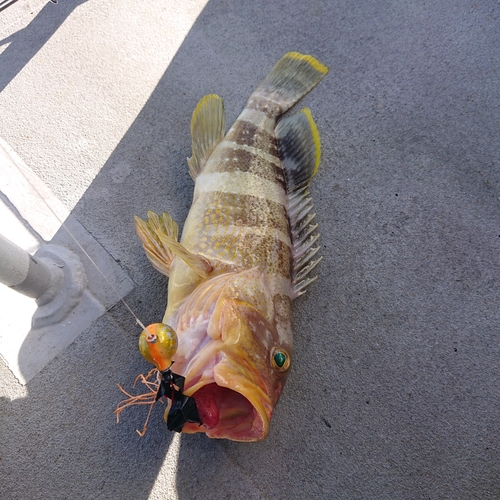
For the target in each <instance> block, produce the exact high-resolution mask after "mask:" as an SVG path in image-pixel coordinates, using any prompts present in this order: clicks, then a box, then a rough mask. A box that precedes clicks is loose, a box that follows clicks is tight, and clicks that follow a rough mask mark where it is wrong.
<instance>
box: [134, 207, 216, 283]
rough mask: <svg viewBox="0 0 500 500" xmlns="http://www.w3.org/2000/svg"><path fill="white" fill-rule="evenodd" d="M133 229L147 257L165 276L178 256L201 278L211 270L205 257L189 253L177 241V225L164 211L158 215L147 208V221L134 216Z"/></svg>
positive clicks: (168, 273)
mask: <svg viewBox="0 0 500 500" xmlns="http://www.w3.org/2000/svg"><path fill="white" fill-rule="evenodd" d="M135 231H136V233H137V235H138V236H139V238H140V239H141V241H142V245H143V247H144V250H145V252H146V256H147V258H148V259H149V261H150V262H151V264H153V267H154V268H155V269H156V270H157V271H159V272H160V273H162V274H164V275H165V276H169V275H170V267H171V265H172V261H173V260H174V258H175V257H180V258H181V259H182V260H183V261H184V262H185V263H186V264H187V265H188V266H189V267H191V268H192V269H193V270H194V271H196V272H197V273H198V274H199V275H200V276H201V277H202V278H207V277H208V275H209V274H210V273H211V272H212V269H213V266H212V264H210V262H208V260H207V259H205V258H204V257H201V256H200V255H196V254H194V253H191V252H190V251H189V250H187V249H186V248H184V246H183V245H181V244H180V243H179V242H178V241H177V236H178V233H179V227H178V226H177V223H176V222H175V221H174V220H173V219H172V217H170V215H169V214H167V213H166V212H164V213H163V214H162V216H161V217H160V216H159V215H157V214H155V213H154V212H152V211H151V210H149V211H148V221H147V222H145V221H143V220H142V219H141V218H139V217H137V216H135Z"/></svg>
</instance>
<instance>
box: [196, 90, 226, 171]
mask: <svg viewBox="0 0 500 500" xmlns="http://www.w3.org/2000/svg"><path fill="white" fill-rule="evenodd" d="M225 129H226V118H225V114H224V103H223V102H222V99H221V98H220V97H219V96H218V95H216V94H209V95H206V96H205V97H203V98H202V99H201V100H200V102H199V103H198V104H197V106H196V108H195V109H194V111H193V117H192V118H191V137H192V151H193V155H192V156H191V158H188V160H187V161H188V165H189V173H190V174H191V177H192V178H193V179H196V177H197V176H198V175H199V174H200V172H201V171H202V170H203V167H204V166H205V163H206V162H207V160H208V158H209V156H210V155H211V154H212V151H213V150H214V149H215V146H217V144H219V142H221V141H222V139H223V138H224V132H225Z"/></svg>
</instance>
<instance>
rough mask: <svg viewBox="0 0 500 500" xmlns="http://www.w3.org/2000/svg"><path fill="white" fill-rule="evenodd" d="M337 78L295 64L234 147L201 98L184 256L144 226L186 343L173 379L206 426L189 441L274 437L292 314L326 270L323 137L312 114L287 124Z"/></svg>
mask: <svg viewBox="0 0 500 500" xmlns="http://www.w3.org/2000/svg"><path fill="white" fill-rule="evenodd" d="M327 72H328V68H327V67H326V66H324V65H322V64H321V63H319V62H318V61H317V60H316V59H314V58H313V57H311V56H305V55H302V54H298V53H295V52H290V53H288V54H286V55H285V56H283V57H282V58H281V59H280V60H279V61H278V63H277V64H276V65H275V67H274V68H273V69H272V70H271V72H270V73H269V74H268V76H267V77H266V78H265V79H264V81H263V82H262V83H261V84H260V85H259V86H258V87H257V89H256V90H255V91H254V92H253V93H252V95H251V97H250V99H249V100H248V102H247V104H246V106H245V108H244V109H243V111H242V113H241V114H240V116H239V117H238V119H237V120H236V121H235V122H234V124H233V125H232V126H231V128H230V129H229V131H228V132H227V134H226V135H225V136H224V135H223V132H224V123H225V122H224V114H223V106H222V100H221V99H220V98H219V97H218V96H215V95H210V96H206V97H205V98H203V99H202V100H201V101H200V103H199V104H198V106H197V108H196V109H195V112H194V113H193V120H192V124H191V132H192V135H193V156H192V157H191V158H189V159H188V163H189V167H190V173H191V175H192V177H193V178H194V179H195V188H194V195H193V203H192V206H191V209H190V211H189V214H188V217H187V219H186V221H185V223H184V228H183V232H182V236H181V240H180V244H179V243H177V241H176V237H177V232H176V231H177V225H176V224H175V223H174V222H173V221H172V220H171V218H170V216H168V214H163V216H162V218H160V217H159V216H157V215H156V214H153V213H149V214H148V222H144V221H142V220H140V219H138V218H136V230H137V233H138V235H139V237H140V238H141V239H142V241H143V244H144V248H145V250H146V254H147V255H148V258H149V259H150V260H151V262H152V264H153V265H154V266H155V268H156V269H158V270H159V271H160V272H163V273H164V274H166V275H167V276H169V283H168V305H167V309H166V312H165V316H164V318H163V324H165V325H169V327H172V328H173V329H174V330H175V331H176V332H177V335H178V337H179V346H178V350H177V352H176V354H175V355H174V356H173V357H172V359H173V361H174V363H175V364H174V365H173V368H172V370H173V371H175V373H176V374H178V375H181V376H183V377H185V385H184V394H185V395H186V396H188V397H193V398H194V399H195V400H196V404H197V407H198V410H199V412H200V419H201V422H202V424H203V425H202V426H199V425H198V424H195V423H187V424H186V425H185V426H184V428H183V432H187V433H194V432H206V434H207V435H208V436H210V437H217V438H221V437H222V438H228V439H233V440H237V441H258V440H261V439H264V438H265V437H266V435H267V433H268V432H269V424H270V419H271V416H272V413H273V410H274V406H275V405H276V402H277V400H278V398H279V395H280V393H281V391H282V388H283V386H284V383H285V381H286V378H287V376H288V373H289V368H290V360H291V354H292V337H293V336H292V307H291V303H292V300H293V299H294V298H295V297H297V296H298V295H300V294H301V293H303V290H304V289H305V288H306V287H307V286H308V285H309V284H310V283H311V282H312V281H314V279H315V278H309V277H308V275H309V273H310V272H311V271H312V270H313V269H314V268H315V267H316V265H317V263H318V262H319V260H320V259H317V260H315V261H314V260H312V259H313V257H314V255H315V254H316V252H317V250H318V248H313V247H312V245H313V244H314V242H315V241H316V238H317V236H316V235H313V234H312V233H313V232H314V230H315V229H316V226H315V225H313V224H310V222H311V220H312V219H313V217H314V215H313V214H310V211H311V210H312V202H311V199H310V198H308V191H307V187H308V185H309V182H310V179H311V177H312V176H313V175H314V174H315V173H316V170H317V168H318V165H319V157H320V151H319V135H318V132H317V129H316V125H315V124H314V121H313V119H312V117H311V115H310V112H309V110H307V109H304V110H302V111H301V112H300V113H297V114H296V115H293V116H291V117H289V118H286V119H284V120H280V121H279V124H278V126H277V119H278V118H279V117H280V116H281V115H282V114H283V113H284V112H285V111H287V110H288V109H289V108H290V107H291V106H293V105H294V104H295V103H296V102H297V101H298V100H300V99H301V98H302V97H303V96H304V95H305V94H306V93H307V92H309V91H310V90H311V89H312V88H313V87H314V86H315V85H316V84H317V83H318V82H319V81H320V80H321V79H322V78H323V77H324V76H325V74H326V73H327ZM308 214H309V215H308ZM167 413H168V411H167Z"/></svg>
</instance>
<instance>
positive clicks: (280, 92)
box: [250, 52, 329, 114]
mask: <svg viewBox="0 0 500 500" xmlns="http://www.w3.org/2000/svg"><path fill="white" fill-rule="evenodd" d="M328 71H329V70H328V67H327V66H325V65H324V64H321V63H320V62H319V61H318V60H317V59H315V58H314V57H312V56H308V55H303V54H299V53H298V52H288V54H285V55H284V56H283V57H282V58H281V59H280V60H279V61H278V62H277V63H276V65H275V66H274V67H273V69H272V70H271V71H270V72H269V74H268V75H267V76H266V78H265V79H264V81H263V82H262V83H261V84H260V85H259V86H258V87H257V88H256V89H255V91H254V92H253V94H252V96H251V97H250V100H252V98H254V99H255V98H264V99H265V100H268V101H272V102H273V103H276V104H278V105H279V107H280V108H281V110H280V111H281V112H280V113H279V114H282V113H284V112H285V111H287V110H288V109H290V108H291V107H292V106H293V105H294V104H295V103H296V102H297V101H299V100H300V99H302V97H304V96H305V95H306V94H307V93H308V92H309V91H310V90H312V89H313V88H314V87H315V86H316V85H317V84H318V83H319V82H320V81H321V80H322V79H323V77H324V76H325V75H326V74H327V73H328Z"/></svg>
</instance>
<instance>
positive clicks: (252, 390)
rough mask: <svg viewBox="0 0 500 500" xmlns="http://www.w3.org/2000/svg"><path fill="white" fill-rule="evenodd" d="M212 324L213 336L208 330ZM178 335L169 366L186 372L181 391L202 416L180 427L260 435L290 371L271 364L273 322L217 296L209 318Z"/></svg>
mask: <svg viewBox="0 0 500 500" xmlns="http://www.w3.org/2000/svg"><path fill="white" fill-rule="evenodd" d="M214 324H216V325H218V328H219V335H218V336H217V337H215V336H214V334H213V331H212V333H211V335H209V334H208V332H209V331H211V330H213V325H214ZM214 337H215V338H214ZM179 339H180V341H179V349H178V351H177V354H176V357H175V358H174V361H175V364H174V366H173V368H172V369H173V371H174V372H175V373H177V374H179V375H182V376H183V377H185V383H184V390H183V394H184V395H185V396H190V397H193V398H194V400H195V401H196V405H197V408H198V413H199V416H200V421H201V425H199V424H196V423H186V424H185V425H184V427H183V429H182V430H183V432H185V433H188V434H191V433H196V432H205V433H206V434H207V436H209V437H212V438H225V439H231V440H233V441H244V442H249V441H260V440H262V439H264V438H265V437H266V436H267V434H268V433H269V427H270V421H271V417H272V414H273V410H274V407H275V405H276V403H277V401H278V398H279V396H280V394H281V391H282V388H283V386H284V383H285V381H286V377H287V375H288V371H289V370H288V369H287V370H286V371H284V372H280V371H279V370H276V369H275V367H274V368H273V364H272V359H271V358H272V353H273V349H274V348H275V346H276V342H277V339H278V334H277V332H276V329H275V327H274V326H273V325H272V323H271V322H270V321H268V320H267V319H266V318H265V317H264V316H263V315H262V314H261V313H260V312H259V311H258V310H257V309H255V308H254V307H253V306H252V305H251V304H249V303H247V302H245V301H243V300H239V299H234V298H229V297H227V296H222V297H219V300H218V301H217V305H216V306H215V308H214V312H213V314H212V316H211V318H210V320H208V321H204V322H203V323H202V324H197V325H192V326H191V327H190V329H189V330H186V331H184V332H180V335H179ZM193 346H196V347H195V348H193ZM287 368H288V367H287ZM165 415H166V416H167V415H168V409H167V411H166V413H165Z"/></svg>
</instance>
